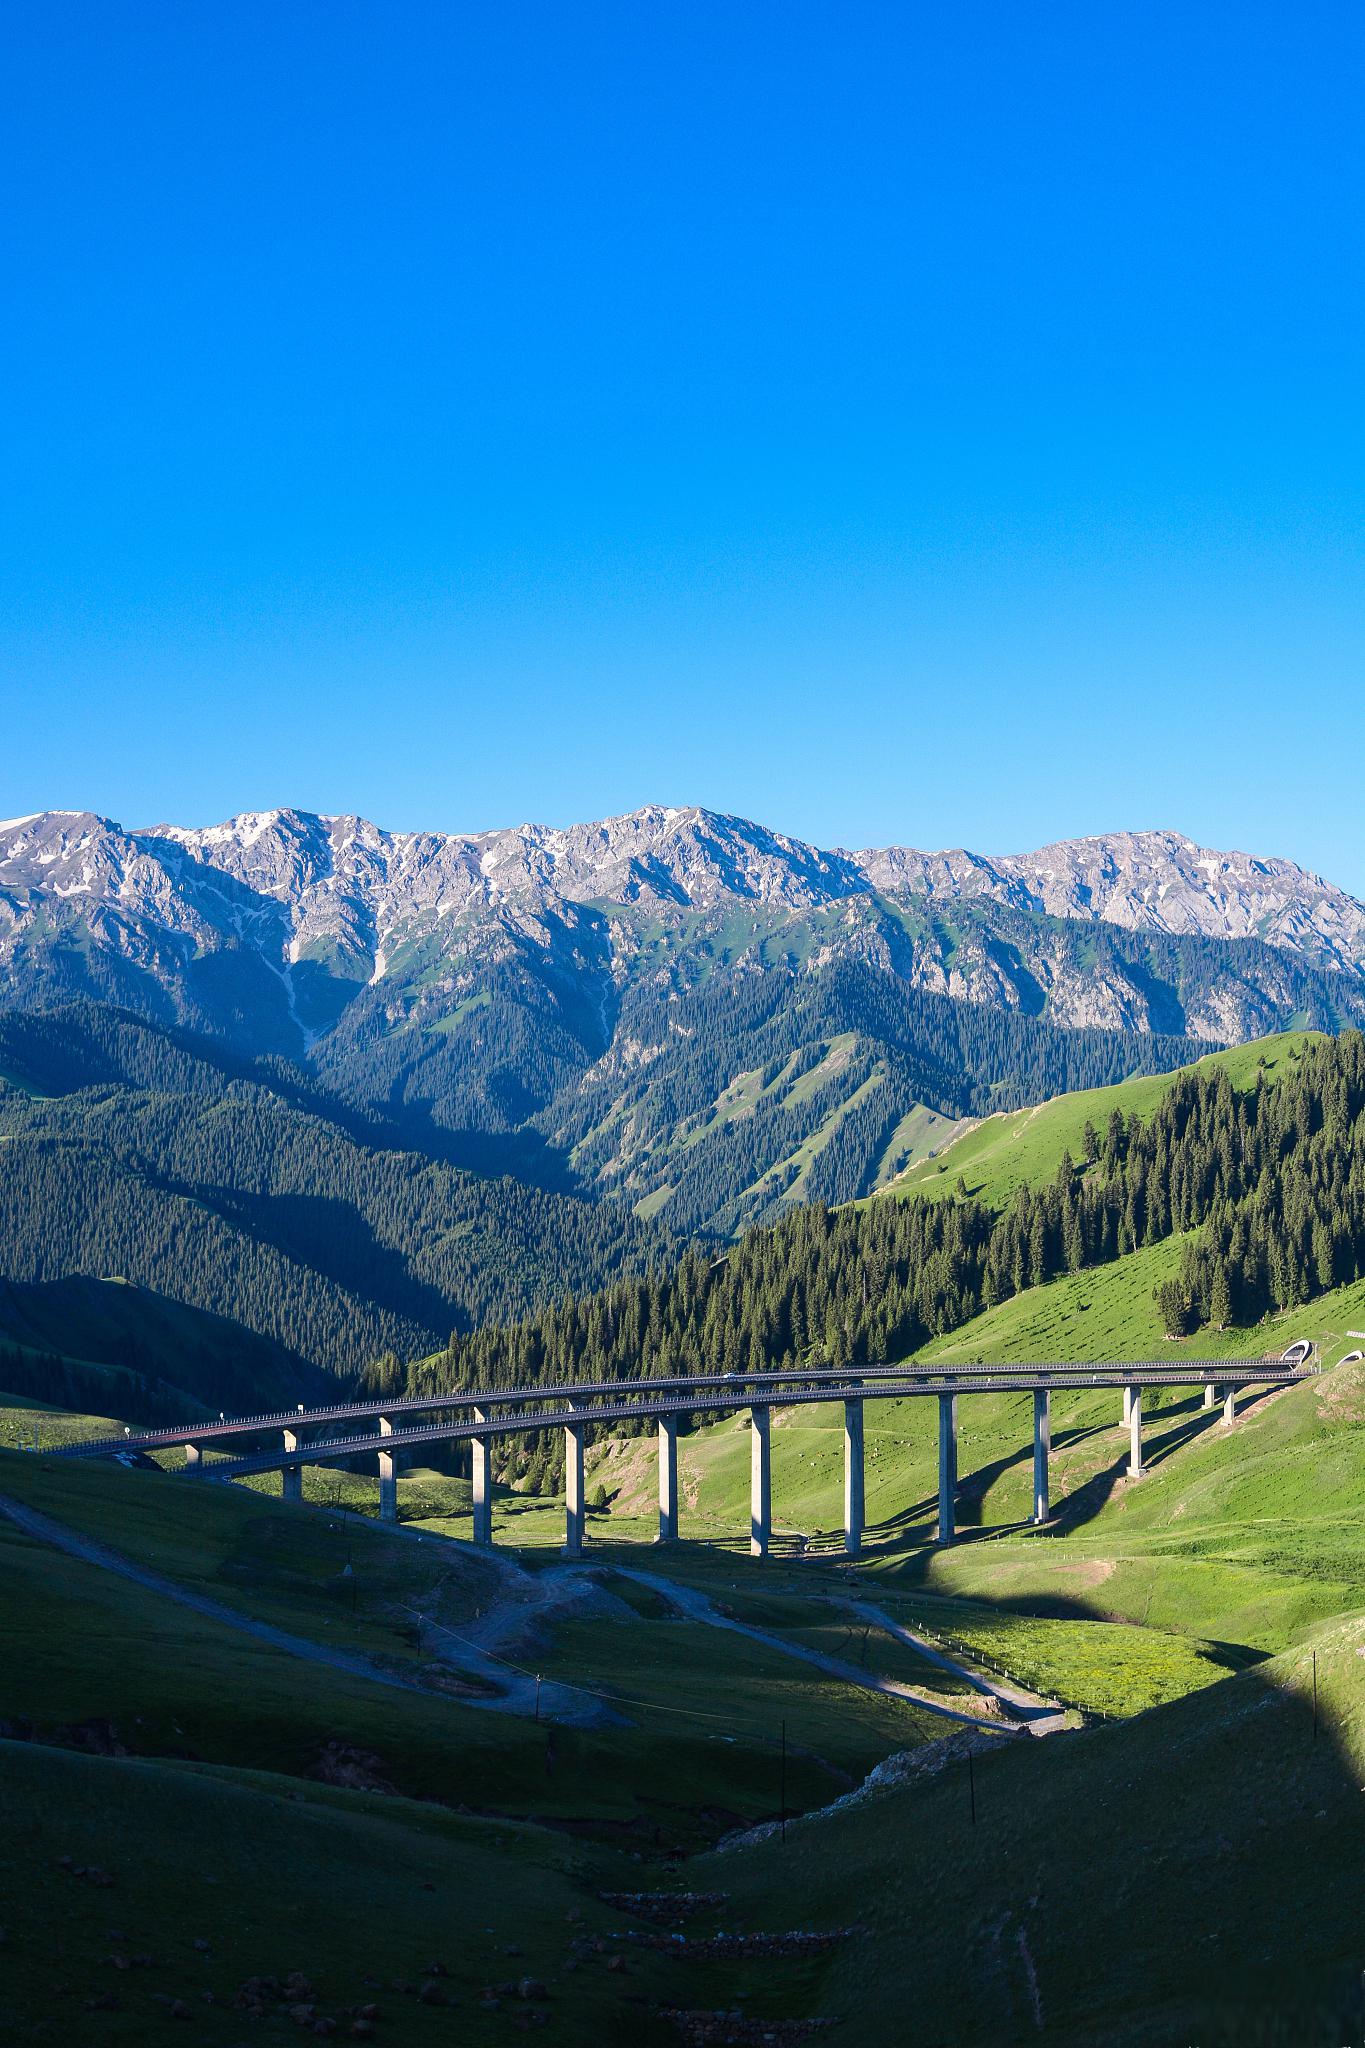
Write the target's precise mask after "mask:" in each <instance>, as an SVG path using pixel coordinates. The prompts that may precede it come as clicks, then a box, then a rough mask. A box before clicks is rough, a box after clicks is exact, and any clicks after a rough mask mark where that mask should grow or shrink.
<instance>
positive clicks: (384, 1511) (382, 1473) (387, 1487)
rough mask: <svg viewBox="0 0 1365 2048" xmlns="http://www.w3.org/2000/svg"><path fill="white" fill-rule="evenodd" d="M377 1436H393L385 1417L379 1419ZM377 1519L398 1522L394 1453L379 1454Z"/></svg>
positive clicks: (396, 1466)
mask: <svg viewBox="0 0 1365 2048" xmlns="http://www.w3.org/2000/svg"><path fill="white" fill-rule="evenodd" d="M379 1434H380V1435H381V1436H392V1435H393V1424H392V1423H391V1422H390V1420H389V1418H388V1416H387V1415H381V1416H380V1418H379ZM379 1519H380V1521H381V1522H396V1521H397V1520H398V1454H397V1452H396V1451H381V1452H380V1453H379Z"/></svg>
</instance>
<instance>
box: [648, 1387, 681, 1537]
mask: <svg viewBox="0 0 1365 2048" xmlns="http://www.w3.org/2000/svg"><path fill="white" fill-rule="evenodd" d="M654 1540H655V1542H656V1543H676V1542H677V1540H678V1418H677V1416H676V1415H661V1416H660V1417H659V1533H658V1535H657V1536H656V1537H655V1539H654Z"/></svg>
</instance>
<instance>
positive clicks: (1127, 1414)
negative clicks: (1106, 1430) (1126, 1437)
mask: <svg viewBox="0 0 1365 2048" xmlns="http://www.w3.org/2000/svg"><path fill="white" fill-rule="evenodd" d="M1132 1419H1133V1389H1132V1388H1131V1387H1125V1388H1124V1390H1123V1426H1124V1428H1125V1429H1127V1427H1128V1425H1129V1423H1130V1422H1131V1421H1132Z"/></svg>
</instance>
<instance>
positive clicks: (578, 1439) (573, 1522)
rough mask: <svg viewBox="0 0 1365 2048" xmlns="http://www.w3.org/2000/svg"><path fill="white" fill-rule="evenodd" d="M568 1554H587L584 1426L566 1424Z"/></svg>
mask: <svg viewBox="0 0 1365 2048" xmlns="http://www.w3.org/2000/svg"><path fill="white" fill-rule="evenodd" d="M564 1555H565V1557H581V1556H582V1555H583V1425H582V1423H581V1422H566V1423H565V1425H564Z"/></svg>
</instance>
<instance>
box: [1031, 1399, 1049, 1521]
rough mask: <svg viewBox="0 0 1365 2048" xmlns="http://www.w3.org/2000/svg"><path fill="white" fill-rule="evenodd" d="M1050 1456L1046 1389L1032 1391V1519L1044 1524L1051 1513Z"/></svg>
mask: <svg viewBox="0 0 1365 2048" xmlns="http://www.w3.org/2000/svg"><path fill="white" fill-rule="evenodd" d="M1051 1455H1052V1407H1051V1401H1050V1397H1049V1395H1048V1390H1047V1388H1046V1387H1035V1388H1034V1390H1033V1519H1034V1521H1035V1522H1039V1523H1042V1522H1046V1521H1047V1519H1048V1517H1049V1516H1050V1514H1051V1512H1052V1507H1051V1503H1050V1501H1049V1498H1048V1471H1047V1461H1048V1459H1049V1458H1050V1457H1051Z"/></svg>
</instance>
